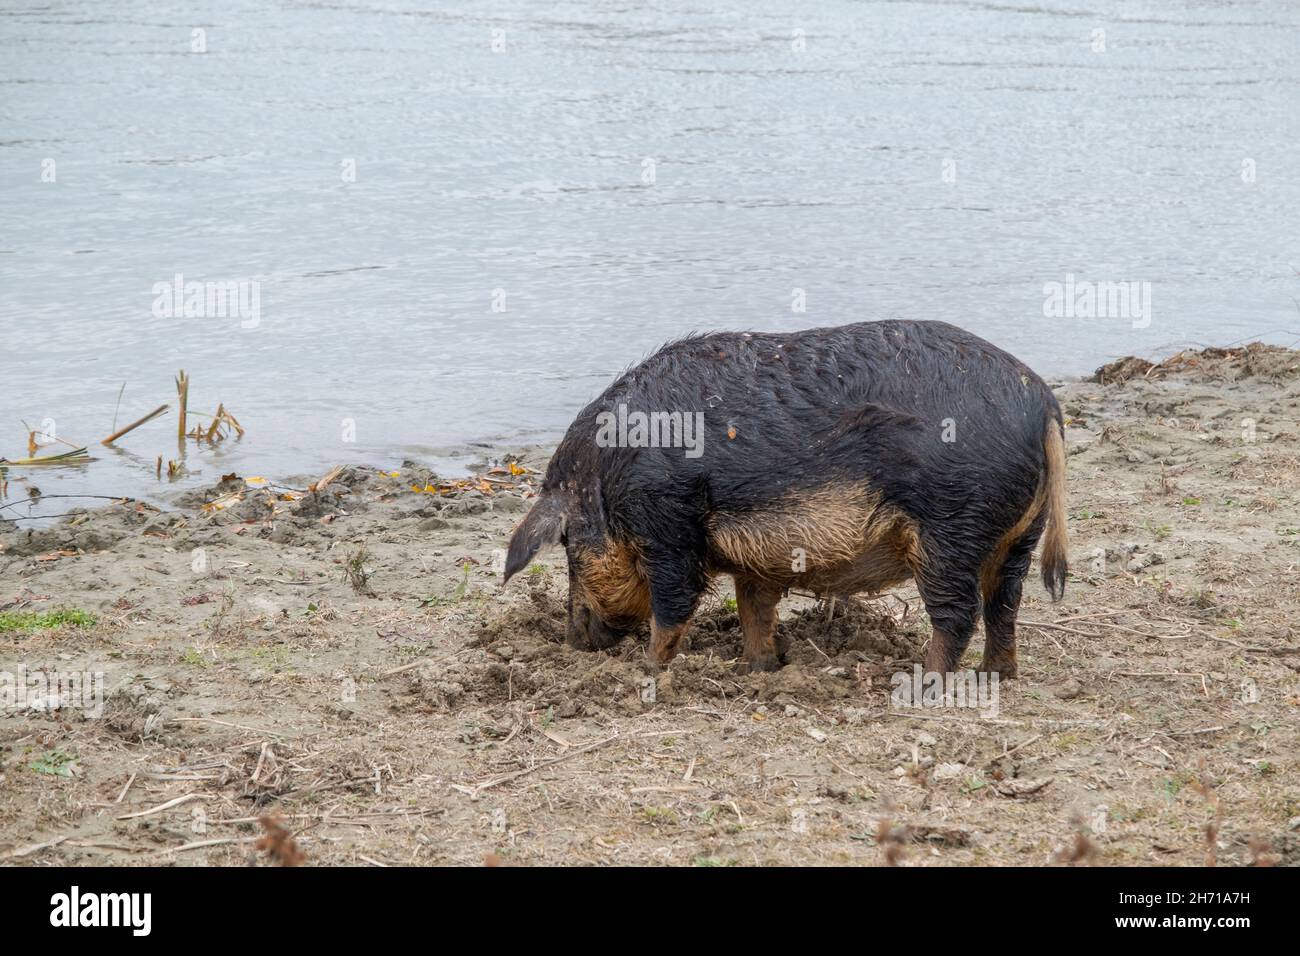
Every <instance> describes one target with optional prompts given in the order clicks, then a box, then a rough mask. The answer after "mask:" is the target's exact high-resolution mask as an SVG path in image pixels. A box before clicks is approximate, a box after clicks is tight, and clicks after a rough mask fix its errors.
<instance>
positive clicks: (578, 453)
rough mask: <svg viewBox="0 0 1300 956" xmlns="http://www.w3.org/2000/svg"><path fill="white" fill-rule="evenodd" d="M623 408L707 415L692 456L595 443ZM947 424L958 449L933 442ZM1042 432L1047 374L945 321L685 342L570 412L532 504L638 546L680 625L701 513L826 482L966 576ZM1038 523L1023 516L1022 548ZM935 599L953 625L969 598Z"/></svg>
mask: <svg viewBox="0 0 1300 956" xmlns="http://www.w3.org/2000/svg"><path fill="white" fill-rule="evenodd" d="M620 403H621V404H624V405H626V406H627V407H628V408H629V409H630V410H641V411H646V412H649V411H669V412H682V413H684V414H689V413H693V412H696V411H699V412H703V414H704V423H705V429H704V438H703V454H702V456H701V457H699V458H689V457H687V456H686V455H685V454H684V453H683V449H681V448H620V447H610V448H601V447H597V445H596V442H595V436H596V434H597V431H598V425H597V415H598V413H600V412H604V411H609V412H614V411H616V410H617V408H618V406H619V405H620ZM949 420H950V426H951V428H952V429H954V430H955V437H956V440H955V441H951V442H945V441H943V440H941V436H942V434H943V432H944V428H945V425H946V424H949ZM1049 422H1051V423H1054V426H1053V427H1056V428H1060V423H1061V412H1060V408H1059V406H1058V404H1057V402H1056V398H1055V397H1054V396H1053V395H1052V392H1051V390H1050V389H1049V388H1048V387H1047V385H1046V384H1045V383H1044V382H1043V381H1042V379H1040V378H1039V377H1038V376H1037V375H1036V374H1034V372H1032V371H1031V370H1030V369H1029V368H1028V367H1026V366H1025V365H1024V364H1023V363H1021V362H1020V361H1018V360H1017V359H1015V358H1014V357H1012V356H1011V355H1009V354H1007V353H1006V352H1004V351H1002V350H1001V349H999V348H996V347H995V346H993V345H991V344H990V343H988V342H985V341H984V340H982V339H980V338H978V337H976V336H974V335H971V334H970V333H967V332H965V331H963V330H961V329H959V328H956V327H954V326H951V325H948V324H945V323H942V322H909V321H885V322H866V323H859V324H854V325H845V326H839V327H832V328H820V329H811V330H808V331H804V332H796V333H789V334H769V333H739V332H728V333H716V334H709V335H698V336H691V337H688V338H685V339H682V340H680V341H677V342H673V343H671V344H669V345H666V346H665V347H663V348H662V349H660V350H659V351H658V352H656V353H655V354H654V355H652V356H650V357H649V358H648V359H646V360H645V361H644V362H642V363H641V364H640V365H638V366H636V367H634V368H632V369H630V370H628V371H627V372H625V373H624V374H623V375H622V376H620V377H619V378H618V379H617V380H616V381H615V382H614V383H613V384H612V385H610V386H609V388H607V389H606V390H605V391H604V393H603V394H601V396H600V397H599V398H597V399H596V400H595V401H593V402H592V403H591V404H590V405H588V406H587V407H586V408H584V409H583V410H582V412H581V413H580V414H579V415H578V417H577V419H576V420H575V421H574V422H573V424H572V425H571V426H570V427H569V429H568V432H567V434H566V435H565V437H564V439H563V441H562V442H561V443H560V445H559V447H558V449H557V450H556V452H555V455H554V457H553V458H552V460H551V462H550V466H549V467H548V469H547V472H546V478H545V482H544V496H545V495H546V494H548V493H549V494H553V495H557V494H561V493H562V494H566V495H572V496H576V501H577V513H578V514H580V515H581V520H579V521H572V520H571V521H570V524H569V534H570V536H571V537H572V536H574V535H578V536H582V535H587V536H588V537H590V538H592V539H593V540H594V538H595V537H597V536H611V537H613V538H614V539H619V540H625V541H633V542H636V543H637V544H638V547H639V548H640V550H641V551H642V553H643V556H644V562H645V568H646V575H647V578H648V579H649V584H650V589H651V600H652V609H653V613H654V615H655V617H656V619H657V620H659V621H660V623H663V624H669V625H671V624H675V623H679V622H681V621H684V620H685V619H686V618H687V617H689V615H690V614H691V612H692V610H693V609H694V605H695V601H696V600H697V598H698V595H699V592H700V591H701V590H702V589H703V588H704V586H705V584H706V582H705V574H706V547H707V542H706V518H707V516H708V515H709V514H710V513H711V512H714V511H717V510H724V511H727V512H731V513H738V512H746V511H750V510H757V509H761V508H763V507H764V506H766V505H769V504H771V503H773V502H775V501H778V500H780V499H782V498H783V497H785V496H787V495H789V494H790V493H791V492H795V491H801V490H803V491H807V490H812V489H816V488H819V487H822V486H827V485H834V484H836V483H838V482H861V481H863V480H864V479H865V480H866V481H867V482H868V483H869V484H870V486H871V487H872V488H873V489H876V490H877V491H879V493H880V494H881V495H882V496H883V500H884V502H885V503H886V504H888V505H892V506H894V507H895V508H897V509H899V510H901V511H902V512H903V513H905V514H906V515H908V516H910V517H911V518H913V519H914V520H915V521H916V523H917V525H918V526H919V528H920V529H921V532H922V536H923V542H924V545H925V550H926V556H927V559H928V560H930V561H932V562H934V563H935V565H936V567H937V568H938V570H939V572H940V574H941V575H942V576H944V577H947V572H948V571H949V570H952V571H953V572H954V577H953V580H954V581H956V580H957V578H961V579H962V580H963V581H965V580H966V578H967V577H968V576H969V575H967V574H966V572H969V571H970V570H971V569H972V568H973V567H975V566H976V565H977V564H978V563H979V561H981V560H982V559H983V558H984V557H986V556H987V555H988V554H989V553H990V550H991V549H992V548H993V546H994V543H995V542H996V541H997V540H998V539H999V538H1000V536H1002V535H1003V534H1004V533H1005V532H1006V531H1007V530H1008V529H1009V528H1011V527H1012V526H1013V525H1014V524H1015V523H1016V521H1017V520H1018V519H1019V518H1020V517H1021V515H1022V514H1024V513H1025V511H1026V509H1027V508H1028V507H1029V505H1030V503H1031V501H1032V500H1033V499H1034V496H1035V492H1036V490H1037V489H1038V487H1039V483H1040V480H1041V479H1042V477H1043V475H1044V467H1045V452H1044V429H1045V427H1047V425H1048V423H1049ZM732 436H734V437H732ZM570 500H571V502H572V501H573V500H574V499H572V498H571V499H570ZM1041 530H1042V522H1041V521H1040V522H1036V528H1035V529H1034V531H1033V534H1032V537H1033V540H1034V541H1036V540H1037V535H1038V533H1039V532H1041ZM572 543H573V542H572V541H571V542H570V544H572ZM1032 545H1033V541H1030V542H1029V546H1030V547H1031V548H1032ZM1022 550H1023V549H1022ZM529 553H530V554H531V551H530V552H529ZM1062 567H1063V565H1062ZM958 572H960V573H958ZM1061 573H1062V575H1063V571H1062V572H1061ZM965 587H966V585H965V584H962V585H957V584H955V583H954V585H953V588H954V589H960V588H965ZM946 598H951V602H953V603H955V604H956V605H957V606H958V613H959V614H960V616H963V617H964V616H966V615H967V614H968V613H969V607H967V605H968V604H969V603H970V602H971V601H972V600H973V601H974V602H975V604H976V606H977V607H978V602H979V595H978V594H976V595H973V596H972V595H969V594H965V593H961V594H957V593H954V594H952V595H947V596H946ZM930 603H931V602H930V601H929V600H927V605H929V604H930ZM936 603H937V604H938V605H944V604H945V603H948V602H947V601H946V600H945V596H944V595H940V596H939V598H938V599H937V601H936ZM936 612H937V613H938V614H939V615H940V616H942V615H943V614H945V613H947V611H946V610H945V609H944V608H943V607H937V608H931V614H932V616H936ZM935 623H936V625H937V626H941V625H942V624H943V622H942V621H941V620H939V619H938V618H936V621H935Z"/></svg>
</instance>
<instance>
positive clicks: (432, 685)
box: [408, 586, 921, 717]
mask: <svg viewBox="0 0 1300 956" xmlns="http://www.w3.org/2000/svg"><path fill="white" fill-rule="evenodd" d="M566 621H567V610H566V607H565V603H564V602H563V601H562V600H561V599H560V598H558V597H557V596H555V595H553V594H551V593H550V592H549V591H548V590H546V589H545V588H544V587H542V586H538V587H535V588H534V589H533V590H532V591H530V593H529V601H528V603H527V604H523V605H514V606H511V607H509V608H506V609H504V610H502V611H500V612H499V613H496V612H489V614H488V616H486V617H485V618H483V619H482V620H481V621H480V623H479V625H478V628H477V631H476V634H475V636H474V637H473V638H472V639H471V641H470V647H471V648H474V649H475V656H474V657H472V658H467V659H463V660H459V661H455V662H452V663H450V664H446V665H442V666H435V665H430V667H428V668H424V669H422V670H421V671H417V672H414V673H412V674H411V675H410V677H409V679H408V690H409V691H410V693H411V695H412V696H413V697H414V698H415V699H416V701H417V704H416V707H417V708H418V709H422V710H427V711H431V712H441V713H447V712H452V711H456V710H458V709H460V708H462V707H464V706H469V705H471V704H484V703H489V704H490V703H503V702H507V701H519V702H524V703H528V704H530V705H531V706H532V707H533V708H535V709H543V710H544V709H548V708H549V709H552V710H553V712H554V714H555V716H556V717H572V716H576V715H579V714H585V715H597V714H611V713H612V714H623V715H626V714H637V713H641V712H643V711H645V710H648V709H650V708H652V707H654V706H655V705H656V704H657V703H659V702H668V701H676V702H681V701H695V702H700V703H703V702H706V701H710V700H716V699H717V697H718V695H719V693H721V694H723V695H725V696H726V697H728V698H735V697H749V698H752V699H755V700H759V701H776V702H786V703H800V702H802V703H814V702H819V701H828V700H839V699H843V698H846V697H848V696H850V695H851V694H852V693H853V692H854V690H855V687H856V683H855V682H856V681H858V680H860V679H861V678H862V673H861V668H860V665H863V664H865V665H867V668H868V670H869V671H872V672H874V671H875V670H878V669H880V668H885V669H888V668H889V667H891V666H892V665H891V664H890V663H889V662H891V661H895V660H899V659H904V660H912V659H916V658H917V657H919V656H920V645H921V638H920V637H919V636H918V635H917V634H915V633H913V632H911V631H909V630H905V629H903V628H902V627H900V626H899V624H898V623H897V622H896V621H895V619H894V618H892V617H890V616H889V615H886V614H882V613H881V612H880V611H879V610H878V609H876V608H874V607H872V606H871V605H868V604H865V603H863V602H861V601H857V600H845V599H840V600H837V601H835V602H834V603H821V604H817V605H814V606H810V607H806V608H802V609H800V610H797V611H796V612H795V613H794V614H793V615H792V616H790V617H789V618H788V619H787V620H784V621H782V622H781V624H780V627H779V631H778V641H779V643H780V644H781V646H782V648H783V650H784V651H785V654H786V660H787V662H788V663H787V664H786V666H785V667H783V668H782V669H781V670H779V671H777V672H775V673H760V674H741V673H740V671H739V670H738V668H737V667H736V666H735V662H736V661H737V660H739V659H740V657H741V654H742V651H743V648H744V635H743V632H742V630H741V626H740V619H739V617H738V616H737V614H736V612H735V611H734V610H731V609H730V608H728V607H726V606H723V605H717V606H711V607H707V608H704V609H702V610H701V611H700V612H698V613H697V614H696V616H695V618H694V620H693V621H692V624H691V629H690V631H689V634H688V638H687V640H686V643H685V646H684V649H683V650H684V652H683V653H682V654H681V655H680V656H678V657H677V658H676V659H674V660H673V662H672V663H671V664H670V665H669V666H668V667H666V668H663V669H659V668H656V667H655V666H653V665H652V664H651V663H650V661H649V660H648V658H647V657H646V653H645V650H646V644H647V642H648V639H649V633H648V628H645V627H642V628H639V629H638V630H637V631H636V632H634V633H633V634H631V635H629V636H628V637H627V638H626V639H624V640H623V641H622V642H620V643H619V644H618V645H616V646H614V647H612V648H609V649H608V650H605V651H594V652H593V651H580V650H575V649H573V648H571V647H569V646H568V645H567V644H565V643H564V636H565V626H566Z"/></svg>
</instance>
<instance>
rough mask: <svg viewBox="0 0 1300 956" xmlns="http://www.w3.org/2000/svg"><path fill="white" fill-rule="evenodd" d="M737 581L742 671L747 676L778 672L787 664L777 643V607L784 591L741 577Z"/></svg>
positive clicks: (737, 577) (753, 579) (738, 576)
mask: <svg viewBox="0 0 1300 956" xmlns="http://www.w3.org/2000/svg"><path fill="white" fill-rule="evenodd" d="M735 581H736V610H737V611H738V612H739V614H740V627H741V630H742V631H744V633H745V649H744V653H743V656H742V658H741V664H740V671H741V673H742V674H744V673H749V672H750V671H774V670H777V669H779V668H780V667H781V664H782V663H784V662H783V661H782V660H781V653H780V649H779V648H778V647H777V642H776V627H777V614H776V606H777V604H778V603H779V602H780V600H781V589H780V588H774V587H771V586H770V585H765V584H763V583H762V582H761V581H758V580H757V579H755V578H747V577H742V576H740V575H737V576H736V578H735Z"/></svg>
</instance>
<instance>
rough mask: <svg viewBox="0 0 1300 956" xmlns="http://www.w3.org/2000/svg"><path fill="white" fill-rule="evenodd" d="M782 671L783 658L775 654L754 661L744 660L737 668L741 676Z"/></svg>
mask: <svg viewBox="0 0 1300 956" xmlns="http://www.w3.org/2000/svg"><path fill="white" fill-rule="evenodd" d="M780 669H781V658H779V657H777V656H776V655H775V654H768V655H765V656H763V657H758V658H755V659H754V660H752V661H750V660H742V661H741V662H740V663H739V664H738V665H737V666H736V671H737V673H740V674H757V673H760V672H764V671H779V670H780Z"/></svg>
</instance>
